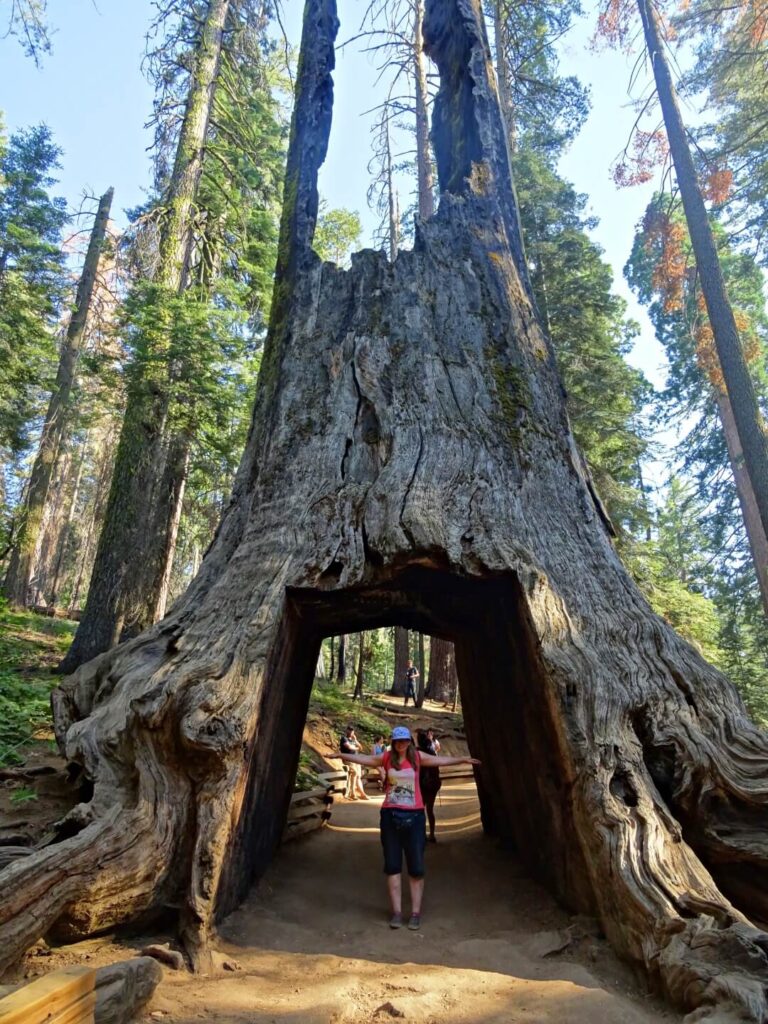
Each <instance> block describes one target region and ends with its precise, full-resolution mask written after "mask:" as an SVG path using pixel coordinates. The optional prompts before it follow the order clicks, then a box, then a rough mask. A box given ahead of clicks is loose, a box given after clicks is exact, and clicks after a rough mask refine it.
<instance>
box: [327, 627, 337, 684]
mask: <svg viewBox="0 0 768 1024" xmlns="http://www.w3.org/2000/svg"><path fill="white" fill-rule="evenodd" d="M328 647H329V650H330V652H331V664H330V667H329V669H328V678H329V679H330V680H331V682H333V680H334V679H335V678H336V645H335V644H334V642H333V637H329V638H328Z"/></svg>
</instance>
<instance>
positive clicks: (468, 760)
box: [419, 751, 480, 768]
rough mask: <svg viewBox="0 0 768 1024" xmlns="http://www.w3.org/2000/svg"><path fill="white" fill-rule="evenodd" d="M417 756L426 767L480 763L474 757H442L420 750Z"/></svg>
mask: <svg viewBox="0 0 768 1024" xmlns="http://www.w3.org/2000/svg"><path fill="white" fill-rule="evenodd" d="M419 758H420V759H421V763H422V764H423V765H424V766H425V767H426V768H447V767H448V765H450V764H480V761H478V759H477V758H476V757H443V756H442V755H441V754H423V753H422V752H421V751H419Z"/></svg>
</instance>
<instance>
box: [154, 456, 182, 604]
mask: <svg viewBox="0 0 768 1024" xmlns="http://www.w3.org/2000/svg"><path fill="white" fill-rule="evenodd" d="M176 447H177V451H176V452H175V457H174V458H171V459H169V467H171V471H170V473H168V474H167V475H168V476H169V479H170V481H171V483H172V485H173V488H174V489H173V491H172V494H171V509H172V510H171V515H170V521H169V523H168V531H167V533H166V534H165V550H164V551H163V563H164V565H163V574H162V578H161V583H160V589H159V591H158V593H157V595H156V604H155V610H154V613H153V615H152V621H153V622H159V621H160V619H162V618H163V616H164V615H165V612H166V609H167V606H168V597H169V595H170V591H171V574H172V570H173V556H174V555H175V553H176V542H177V540H178V537H179V525H180V523H181V513H182V509H183V507H184V491H185V490H186V486H187V476H188V474H189V458H190V445H189V441H188V440H187V439H186V438H185V437H181V438H178V439H177V442H176Z"/></svg>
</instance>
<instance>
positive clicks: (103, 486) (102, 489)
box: [69, 431, 114, 618]
mask: <svg viewBox="0 0 768 1024" xmlns="http://www.w3.org/2000/svg"><path fill="white" fill-rule="evenodd" d="M113 443H114V437H113V431H108V432H107V434H106V436H105V438H104V442H103V451H102V454H101V460H100V463H99V472H98V477H97V480H96V487H95V491H94V495H93V502H92V507H91V514H90V517H89V519H88V529H87V530H86V534H85V540H84V541H83V543H82V545H81V546H80V550H79V551H78V555H79V566H78V569H77V578H76V580H75V585H74V587H73V588H72V596H71V598H70V603H69V608H70V618H72V617H73V613H74V612H75V611H76V610H77V608H78V603H79V601H80V588H81V587H82V585H83V579H84V577H85V575H86V570H87V568H88V566H89V563H90V558H91V552H92V550H93V544H94V535H95V534H96V533H97V530H98V525H99V523H100V522H101V520H102V517H103V513H104V506H105V500H106V497H107V489H108V487H109V478H110V476H111V475H112V467H113V463H114V459H113V455H114V452H113V450H112V445H113Z"/></svg>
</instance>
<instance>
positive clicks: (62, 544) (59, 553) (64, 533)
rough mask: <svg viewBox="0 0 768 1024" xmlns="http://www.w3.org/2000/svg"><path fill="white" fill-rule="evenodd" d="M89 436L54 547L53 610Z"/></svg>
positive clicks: (51, 601)
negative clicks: (65, 515)
mask: <svg viewBox="0 0 768 1024" xmlns="http://www.w3.org/2000/svg"><path fill="white" fill-rule="evenodd" d="M89 436H90V435H89V434H88V433H86V435H85V438H84V440H83V443H82V446H81V449H80V458H79V459H78V462H77V473H76V475H75V481H74V483H73V485H72V493H71V495H70V498H69V508H68V510H67V517H66V519H65V521H64V525H63V527H62V530H61V532H60V534H59V537H58V543H57V545H56V561H55V563H54V566H53V574H52V577H51V588H50V603H51V607H52V608H55V607H56V605H57V603H58V600H59V586H60V584H61V574H62V568H63V566H64V560H65V558H66V556H67V554H68V553H69V548H70V539H71V534H72V526H73V523H74V521H75V514H76V512H77V499H78V498H79V496H80V484H81V482H82V479H83V470H84V469H85V457H86V454H87V451H88V439H89Z"/></svg>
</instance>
